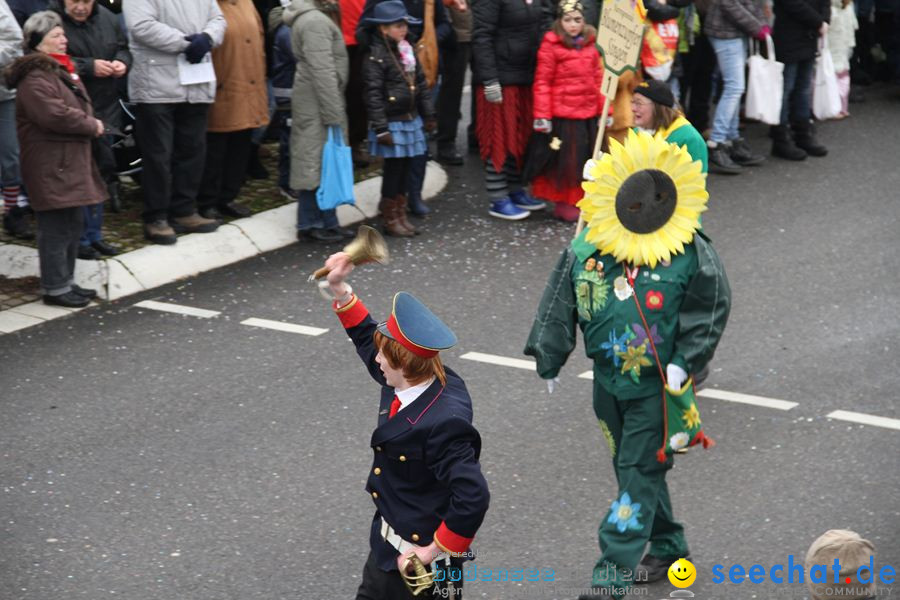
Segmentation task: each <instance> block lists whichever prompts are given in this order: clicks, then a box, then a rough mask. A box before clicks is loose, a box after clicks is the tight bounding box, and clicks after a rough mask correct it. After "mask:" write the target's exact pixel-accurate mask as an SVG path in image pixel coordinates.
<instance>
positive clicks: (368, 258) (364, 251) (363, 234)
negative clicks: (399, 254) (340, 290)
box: [309, 225, 390, 281]
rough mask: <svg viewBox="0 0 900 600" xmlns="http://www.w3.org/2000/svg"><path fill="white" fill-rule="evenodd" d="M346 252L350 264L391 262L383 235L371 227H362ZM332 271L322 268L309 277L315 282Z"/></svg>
mask: <svg viewBox="0 0 900 600" xmlns="http://www.w3.org/2000/svg"><path fill="white" fill-rule="evenodd" d="M344 252H346V253H347V254H349V255H350V262H352V263H353V264H354V265H356V266H359V265H364V264H366V263H370V262H377V263H379V264H382V265H384V264H387V262H388V260H390V255H389V253H388V247H387V244H386V243H385V242H384V238H383V237H381V234H380V233H378V232H377V231H375V230H374V229H372V228H371V227H369V226H368V225H360V226H359V229H358V230H357V232H356V238H355V239H354V240H353V241H352V242H350V243H349V244H347V246H346V247H345V248H344ZM330 272H331V269H329V268H328V267H322V268H321V269H319V270H318V271H316V272H315V273H313V274H312V275H310V276H309V281H315V280H317V279H321V278H323V277H325V276H326V275H328V273H330Z"/></svg>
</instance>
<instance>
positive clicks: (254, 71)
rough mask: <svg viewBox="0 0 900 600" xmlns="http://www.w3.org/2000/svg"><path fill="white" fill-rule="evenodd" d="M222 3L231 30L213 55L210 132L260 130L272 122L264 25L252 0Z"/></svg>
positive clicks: (227, 29) (220, 2)
mask: <svg viewBox="0 0 900 600" xmlns="http://www.w3.org/2000/svg"><path fill="white" fill-rule="evenodd" d="M218 2H219V8H220V9H221V10H222V14H223V15H225V22H226V23H227V24H228V27H227V28H226V29H225V39H224V40H223V42H222V45H221V46H219V47H218V48H216V49H215V50H213V52H212V58H213V66H214V67H215V69H216V100H215V102H214V103H213V105H212V106H211V107H210V111H209V126H208V131H210V132H212V133H227V132H230V131H241V130H243V129H256V128H257V127H261V126H262V125H265V124H267V123H268V122H269V100H268V96H267V92H266V52H265V34H264V33H263V26H262V22H261V21H260V19H259V13H258V12H256V7H254V6H253V1H252V0H218Z"/></svg>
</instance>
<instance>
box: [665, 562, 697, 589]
mask: <svg viewBox="0 0 900 600" xmlns="http://www.w3.org/2000/svg"><path fill="white" fill-rule="evenodd" d="M695 579H697V569H695V568H694V565H693V563H691V561H689V560H686V559H684V558H679V559H678V560H676V561H675V562H673V563H672V565H671V566H670V567H669V583H671V584H672V585H674V586H675V587H677V588H686V587H691V584H692V583H694V580H695Z"/></svg>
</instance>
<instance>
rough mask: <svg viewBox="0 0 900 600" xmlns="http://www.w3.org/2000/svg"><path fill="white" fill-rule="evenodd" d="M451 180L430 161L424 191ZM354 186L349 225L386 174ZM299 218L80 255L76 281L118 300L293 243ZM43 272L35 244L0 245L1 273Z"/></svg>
mask: <svg viewBox="0 0 900 600" xmlns="http://www.w3.org/2000/svg"><path fill="white" fill-rule="evenodd" d="M446 186H447V173H446V172H445V171H444V169H443V168H441V166H440V165H439V164H438V163H436V162H434V161H431V162H429V163H428V168H427V170H426V172H425V185H424V187H423V189H422V197H423V198H424V199H426V200H429V199H431V198H434V197H435V196H437V195H438V194H439V193H440V192H441V191H442V190H443V189H444V188H445V187H446ZM353 190H354V195H355V196H356V208H354V207H352V206H340V207H338V220H339V221H340V223H341V225H344V226H347V225H352V224H354V223H358V222H360V221H362V220H363V219H364V218H366V219H370V218H372V217H375V216H377V215H378V202H379V200H380V197H381V178H380V177H375V178H372V179H367V180H365V181H361V182H359V183H357V184H356V185H354V186H353ZM357 209H358V210H357ZM363 215H365V217H364V216H363ZM296 223H297V203H296V202H292V203H290V204H286V205H284V206H279V207H278V208H273V209H271V210H267V211H265V212H261V213H258V214H255V215H253V216H252V217H248V218H246V219H238V220H235V221H231V222H230V223H226V224H225V225H222V226H221V227H219V229H218V230H217V231H215V232H213V233H193V234H190V235H183V236H181V237H179V238H178V243H177V244H175V245H174V246H156V245H150V246H145V247H143V248H139V249H138V250H134V251H132V252H127V253H125V254H120V255H118V256H115V257H112V258H108V259H101V260H79V261H78V264H77V265H76V267H75V282H76V283H77V284H78V285H80V286H82V287H87V288H93V289H96V290H97V292H98V294H99V295H100V297H102V298H105V299H107V300H115V299H117V298H122V297H124V296H128V295H131V294H136V293H138V292H142V291H144V290H149V289H153V288H155V287H159V286H161V285H165V284H167V283H172V282H173V281H177V280H179V279H184V278H186V277H192V276H194V275H198V274H200V273H204V272H206V271H210V270H212V269H217V268H219V267H223V266H225V265H229V264H231V263H235V262H238V261H241V260H244V259H246V258H250V257H252V256H256V255H258V254H262V253H263V252H269V251H271V250H276V249H278V248H282V247H284V246H287V245H289V244H293V243H294V242H296V241H297V229H296ZM38 275H39V266H38V256H37V250H36V249H34V248H29V247H26V246H18V245H16V244H3V245H0V276H5V277H9V278H18V277H28V276H35V277H36V276H38ZM62 314H63V313H60V315H62Z"/></svg>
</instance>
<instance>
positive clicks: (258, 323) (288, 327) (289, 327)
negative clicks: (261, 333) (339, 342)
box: [241, 317, 328, 336]
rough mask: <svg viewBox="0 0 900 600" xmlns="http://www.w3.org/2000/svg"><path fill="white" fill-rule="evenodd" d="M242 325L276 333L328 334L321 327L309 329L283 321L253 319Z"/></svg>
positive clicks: (305, 326) (243, 322)
mask: <svg viewBox="0 0 900 600" xmlns="http://www.w3.org/2000/svg"><path fill="white" fill-rule="evenodd" d="M241 325H248V326H250V327H262V328H264V329H274V330H276V331H286V332H288V333H299V334H302V335H313V336H315V335H322V334H323V333H325V332H327V331H328V330H327V329H321V328H320V327H309V326H307V325H296V324H294V323H285V322H283V321H270V320H268V319H257V318H255V317H254V318H251V319H247V320H245V321H241Z"/></svg>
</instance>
